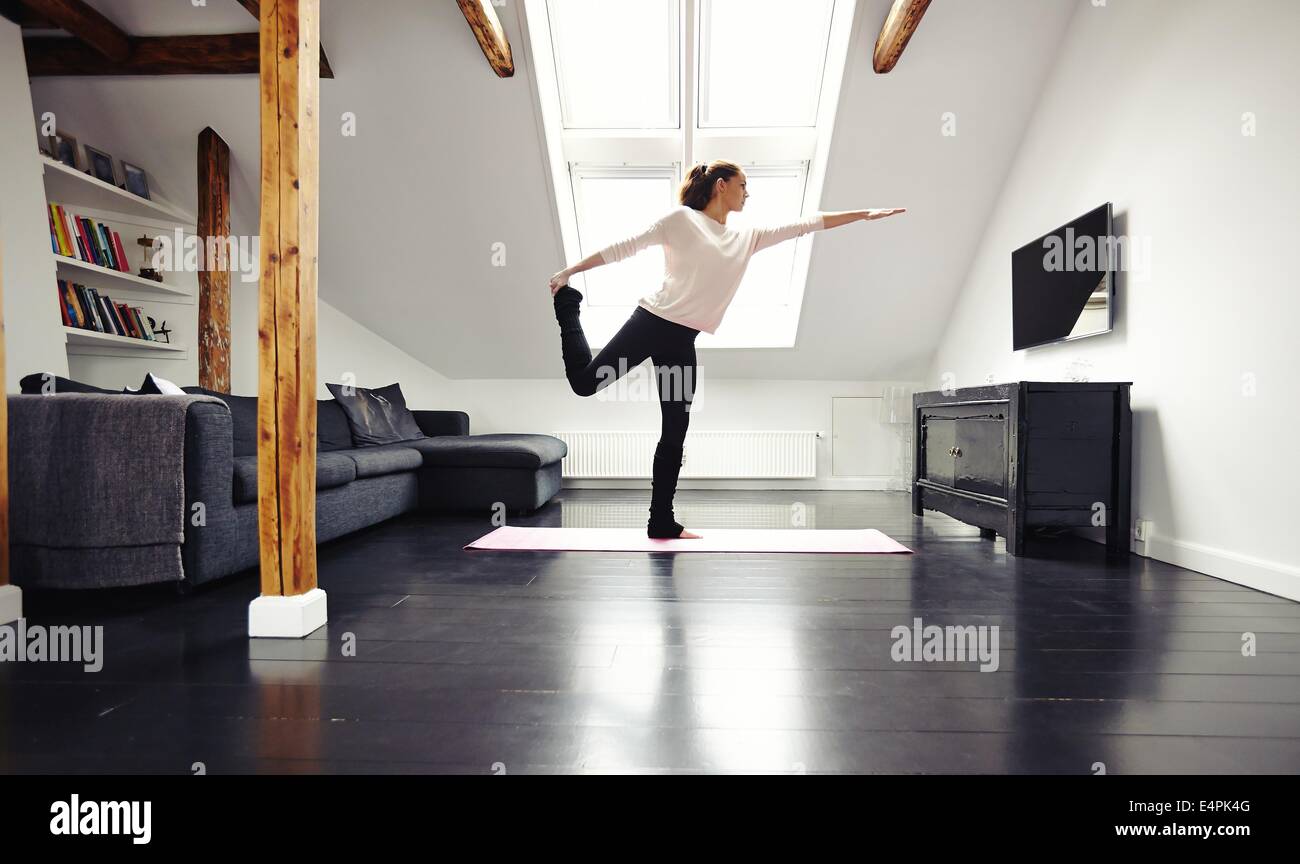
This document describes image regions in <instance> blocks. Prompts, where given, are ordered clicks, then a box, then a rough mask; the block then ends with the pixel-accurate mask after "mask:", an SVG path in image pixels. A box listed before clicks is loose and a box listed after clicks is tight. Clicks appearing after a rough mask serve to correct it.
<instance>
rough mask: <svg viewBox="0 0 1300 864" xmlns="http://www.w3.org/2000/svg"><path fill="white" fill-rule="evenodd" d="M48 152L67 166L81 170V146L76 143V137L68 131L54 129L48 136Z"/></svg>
mask: <svg viewBox="0 0 1300 864" xmlns="http://www.w3.org/2000/svg"><path fill="white" fill-rule="evenodd" d="M50 153H51V155H52V156H53V157H54V158H55V159H56V160H57V161H59V162H62V163H63V164H64V165H67V166H68V167H69V168H74V169H76V170H78V171H80V170H81V147H80V146H79V145H78V144H77V139H76V138H73V137H72V136H71V135H69V134H68V133H66V132H64V131H62V130H58V129H56V130H55V132H54V134H53V135H51V136H50Z"/></svg>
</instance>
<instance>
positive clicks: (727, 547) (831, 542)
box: [465, 525, 912, 554]
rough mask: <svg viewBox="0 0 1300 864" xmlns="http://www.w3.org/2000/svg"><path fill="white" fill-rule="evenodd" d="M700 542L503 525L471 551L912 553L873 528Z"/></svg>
mask: <svg viewBox="0 0 1300 864" xmlns="http://www.w3.org/2000/svg"><path fill="white" fill-rule="evenodd" d="M695 533H697V534H699V535H701V536H700V538H699V539H698V540H682V539H681V538H673V539H671V540H651V539H650V538H649V537H647V536H645V529H644V528H522V527H516V526H514V525H503V526H501V527H500V528H498V529H496V530H495V531H492V532H491V533H488V534H485V535H483V536H482V537H480V538H478V539H477V540H475V541H474V542H473V543H470V544H469V545H468V546H466V547H465V548H466V549H490V550H494V551H498V552H530V551H531V552H561V551H564V552H597V551H608V552H854V553H859V554H861V553H881V552H911V551H912V550H911V549H908V548H907V547H906V546H904V545H903V544H901V543H899V542H897V541H895V540H893V539H891V538H890V537H888V536H886V535H885V534H881V533H880V532H879V531H877V530H875V529H874V528H855V529H840V528H834V529H820V530H806V529H798V528H783V529H775V530H773V529H769V528H700V529H696V530H695Z"/></svg>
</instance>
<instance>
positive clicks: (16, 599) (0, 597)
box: [0, 585, 23, 624]
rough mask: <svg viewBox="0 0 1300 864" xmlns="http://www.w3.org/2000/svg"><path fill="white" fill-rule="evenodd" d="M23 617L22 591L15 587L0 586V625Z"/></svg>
mask: <svg viewBox="0 0 1300 864" xmlns="http://www.w3.org/2000/svg"><path fill="white" fill-rule="evenodd" d="M21 617H23V589H21V588H19V587H18V586H17V585H0V624H9V623H11V622H13V621H17V620H18V619H19V618H21Z"/></svg>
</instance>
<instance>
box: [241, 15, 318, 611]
mask: <svg viewBox="0 0 1300 864" xmlns="http://www.w3.org/2000/svg"><path fill="white" fill-rule="evenodd" d="M319 12H320V0H277V2H275V3H263V4H262V6H261V18H260V20H261V104H262V207H261V210H262V216H261V265H262V275H261V285H260V291H259V294H260V301H259V303H258V366H259V375H258V397H259V398H258V415H257V426H258V440H257V494H258V531H259V543H260V547H261V573H262V596H261V597H259V598H258V599H257V600H254V601H253V604H252V606H251V607H250V609H249V635H251V636H290V637H300V636H305V635H307V634H308V633H310V632H311V631H312V630H314V629H316V628H317V627H319V626H321V625H322V624H324V623H325V594H324V592H323V591H321V590H320V589H319V588H317V587H316V263H317V228H318V216H317V200H318V197H317V196H318V191H319V181H320V176H319V171H318V166H319V139H320V131H319V127H318V125H317V120H318V115H319V113H320V112H319V109H320V86H319V74H320V68H319V64H320V39H319V33H320V18H319Z"/></svg>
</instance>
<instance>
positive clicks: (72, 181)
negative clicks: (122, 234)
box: [41, 154, 194, 225]
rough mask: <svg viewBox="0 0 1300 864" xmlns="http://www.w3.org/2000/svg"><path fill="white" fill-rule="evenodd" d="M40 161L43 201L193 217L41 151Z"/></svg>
mask: <svg viewBox="0 0 1300 864" xmlns="http://www.w3.org/2000/svg"><path fill="white" fill-rule="evenodd" d="M41 163H42V164H43V166H44V168H45V197H46V200H47V201H53V202H55V203H56V204H74V205H78V206H81V207H85V208H87V209H88V210H108V211H110V212H113V213H120V214H122V215H123V216H142V217H144V218H145V219H161V220H162V221H164V222H181V223H183V224H186V225H193V224H194V217H193V216H191V215H190V214H188V213H186V212H185V211H184V210H181V209H180V208H179V207H175V206H173V205H171V204H169V203H167V202H166V201H161V200H151V199H149V198H141V197H140V196H139V195H134V194H132V193H130V192H128V191H126V190H125V189H119V188H117V187H116V186H114V185H113V184H112V183H105V182H104V181H103V180H100V179H99V178H98V177H93V176H91V175H90V174H87V173H85V172H84V171H78V170H77V169H76V168H72V167H70V166H68V165H64V164H63V163H62V162H60V161H58V160H57V159H51V158H50V157H49V156H46V155H44V154H41Z"/></svg>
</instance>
